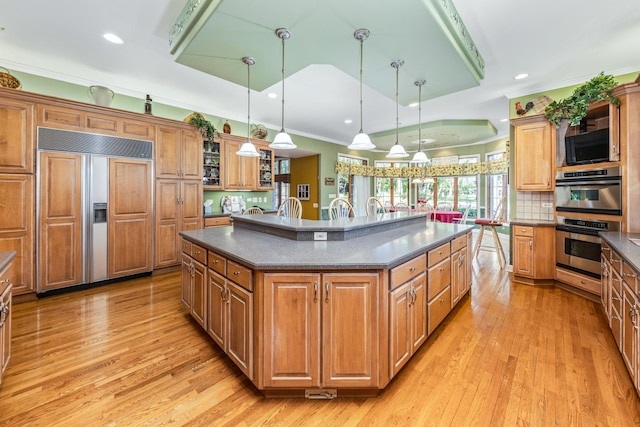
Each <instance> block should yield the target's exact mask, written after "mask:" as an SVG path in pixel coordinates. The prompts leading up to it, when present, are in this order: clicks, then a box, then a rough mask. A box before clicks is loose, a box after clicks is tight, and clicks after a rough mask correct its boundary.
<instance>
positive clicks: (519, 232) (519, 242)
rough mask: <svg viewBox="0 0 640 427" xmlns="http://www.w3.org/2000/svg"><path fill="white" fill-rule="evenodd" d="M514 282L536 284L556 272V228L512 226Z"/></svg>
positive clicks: (551, 277)
mask: <svg viewBox="0 0 640 427" xmlns="http://www.w3.org/2000/svg"><path fill="white" fill-rule="evenodd" d="M512 230H513V280H516V281H519V282H523V283H529V284H534V283H535V281H536V280H551V279H553V278H554V272H555V255H554V254H555V231H556V230H555V227H548V226H530V225H518V224H514V225H512Z"/></svg>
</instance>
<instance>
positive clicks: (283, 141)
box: [269, 28, 296, 150]
mask: <svg viewBox="0 0 640 427" xmlns="http://www.w3.org/2000/svg"><path fill="white" fill-rule="evenodd" d="M276 36H278V37H279V38H280V39H281V40H282V127H281V129H280V132H279V133H278V134H277V135H276V137H275V138H273V142H272V143H271V144H269V147H271V148H277V149H281V150H290V149H292V148H296V144H294V143H293V141H292V140H291V137H290V136H289V134H288V133H287V132H286V131H285V130H284V41H285V40H287V39H288V38H289V37H291V33H290V32H289V31H288V30H287V29H286V28H278V29H277V30H276Z"/></svg>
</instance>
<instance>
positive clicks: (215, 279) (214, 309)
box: [207, 269, 227, 350]
mask: <svg viewBox="0 0 640 427" xmlns="http://www.w3.org/2000/svg"><path fill="white" fill-rule="evenodd" d="M226 284H227V280H226V279H225V278H224V277H223V276H221V275H220V274H218V273H216V272H215V271H212V270H211V269H209V272H208V273H207V298H208V302H207V308H208V310H209V312H208V316H207V333H208V334H209V336H210V337H211V338H212V339H213V340H214V341H215V342H216V343H217V344H218V345H219V346H220V348H221V349H223V350H224V347H225V338H226V337H225V333H224V326H225V324H226V321H225V310H224V309H225V298H226Z"/></svg>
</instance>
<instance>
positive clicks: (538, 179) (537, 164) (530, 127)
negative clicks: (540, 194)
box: [514, 117, 555, 191]
mask: <svg viewBox="0 0 640 427" xmlns="http://www.w3.org/2000/svg"><path fill="white" fill-rule="evenodd" d="M514 151H515V169H516V170H515V178H516V189H517V190H521V191H552V190H553V187H554V185H555V182H554V176H553V168H554V164H555V129H554V128H553V126H552V123H551V122H549V121H548V120H547V119H546V118H545V117H541V118H540V120H539V121H536V122H534V123H527V124H521V125H517V126H516V127H515V150H514ZM532 159H535V161H532Z"/></svg>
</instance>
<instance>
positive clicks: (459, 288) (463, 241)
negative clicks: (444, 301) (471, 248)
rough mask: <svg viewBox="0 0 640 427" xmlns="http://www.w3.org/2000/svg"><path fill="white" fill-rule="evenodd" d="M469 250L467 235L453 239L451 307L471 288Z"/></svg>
mask: <svg viewBox="0 0 640 427" xmlns="http://www.w3.org/2000/svg"><path fill="white" fill-rule="evenodd" d="M467 252H468V248H467V236H461V237H458V238H457V239H454V240H452V241H451V308H453V307H454V306H455V305H456V304H457V303H458V301H460V300H461V299H462V297H463V296H464V295H465V294H466V293H467V291H468V290H469V281H468V280H467V274H469V271H468V267H467V258H468V257H467Z"/></svg>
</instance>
